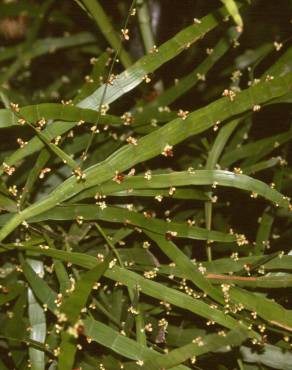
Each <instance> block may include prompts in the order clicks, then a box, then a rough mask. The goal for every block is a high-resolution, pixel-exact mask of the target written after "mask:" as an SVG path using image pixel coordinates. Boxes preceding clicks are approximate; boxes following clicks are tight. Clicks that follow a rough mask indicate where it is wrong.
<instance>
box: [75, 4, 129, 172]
mask: <svg viewBox="0 0 292 370" xmlns="http://www.w3.org/2000/svg"><path fill="white" fill-rule="evenodd" d="M84 1H85V3H86V4H87V2H88V3H90V4H91V2H90V0H84ZM135 4H136V0H133V1H132V3H131V6H130V9H129V11H128V15H127V18H126V21H125V24H124V27H123V28H124V29H127V26H128V23H129V20H130V16H131V14H132V11H133V9H134V7H135ZM122 49H123V46H122V40H121V39H120V40H119V45H118V47H117V49H116V52H115V55H114V57H113V60H112V63H111V65H110V68H109V72H108V75H107V79H106V81H108V80H109V78H110V76H111V74H112V72H113V70H114V66H115V63H116V60H117V57H118V56H120V54H121V51H122ZM107 88H108V83H106V84H105V85H104V89H103V92H102V96H101V99H100V103H99V107H98V117H97V121H96V125H98V123H99V121H100V117H101V111H102V106H103V103H104V101H105V97H106V93H107ZM94 135H95V133H94V132H93V133H92V134H91V136H90V139H89V141H88V143H87V146H86V149H85V151H84V153H83V155H82V158H81V159H82V162H81V165H80V168H82V165H83V164H84V161H85V159H86V157H87V153H88V151H89V149H90V147H91V144H92V142H93V138H94Z"/></svg>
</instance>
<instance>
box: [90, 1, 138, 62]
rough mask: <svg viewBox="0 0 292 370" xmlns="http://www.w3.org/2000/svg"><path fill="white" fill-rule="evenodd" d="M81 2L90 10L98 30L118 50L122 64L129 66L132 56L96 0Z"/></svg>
mask: <svg viewBox="0 0 292 370" xmlns="http://www.w3.org/2000/svg"><path fill="white" fill-rule="evenodd" d="M83 3H84V5H85V6H86V8H87V10H88V11H89V12H90V14H91V16H92V17H93V18H94V20H95V22H96V23H97V25H98V27H99V29H100V31H101V32H102V33H103V35H104V37H105V38H106V40H107V41H108V43H109V44H110V45H111V47H112V48H113V49H114V50H115V51H117V50H119V59H120V60H121V63H122V65H123V66H124V67H125V68H128V67H130V66H131V65H132V64H133V61H132V58H131V56H130V54H128V53H127V51H126V50H125V49H124V48H123V47H122V46H121V38H120V37H119V36H118V35H117V33H116V31H115V29H114V28H113V26H112V24H113V22H111V21H110V19H109V18H108V16H107V14H106V13H105V11H104V10H103V8H102V6H101V5H100V4H99V2H98V0H95V1H92V0H83Z"/></svg>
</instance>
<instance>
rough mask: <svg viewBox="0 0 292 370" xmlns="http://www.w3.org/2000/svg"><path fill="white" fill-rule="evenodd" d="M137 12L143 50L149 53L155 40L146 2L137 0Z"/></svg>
mask: <svg viewBox="0 0 292 370" xmlns="http://www.w3.org/2000/svg"><path fill="white" fill-rule="evenodd" d="M137 13H138V20H139V27H140V31H141V35H142V39H143V43H144V48H145V52H146V53H149V51H150V50H151V49H152V48H153V46H154V45H155V41H154V36H153V32H152V27H151V17H150V14H149V8H148V3H147V2H146V1H145V0H137Z"/></svg>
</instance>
